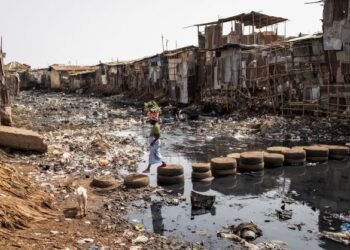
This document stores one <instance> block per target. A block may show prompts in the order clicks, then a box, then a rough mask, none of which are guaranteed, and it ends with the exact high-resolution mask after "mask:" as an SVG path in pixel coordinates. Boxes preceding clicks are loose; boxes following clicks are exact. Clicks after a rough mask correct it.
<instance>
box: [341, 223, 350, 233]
mask: <svg viewBox="0 0 350 250" xmlns="http://www.w3.org/2000/svg"><path fill="white" fill-rule="evenodd" d="M340 231H342V232H349V231H350V223H343V224H341V225H340Z"/></svg>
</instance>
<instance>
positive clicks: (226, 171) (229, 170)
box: [212, 168, 237, 177]
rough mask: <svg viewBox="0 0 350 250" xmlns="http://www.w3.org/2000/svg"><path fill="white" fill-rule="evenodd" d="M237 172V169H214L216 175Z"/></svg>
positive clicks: (213, 172)
mask: <svg viewBox="0 0 350 250" xmlns="http://www.w3.org/2000/svg"><path fill="white" fill-rule="evenodd" d="M236 173H237V169H236V168H233V169H226V170H218V169H216V170H212V175H213V176H215V177H224V176H229V175H235V174H236Z"/></svg>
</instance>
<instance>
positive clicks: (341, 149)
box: [328, 146, 349, 160]
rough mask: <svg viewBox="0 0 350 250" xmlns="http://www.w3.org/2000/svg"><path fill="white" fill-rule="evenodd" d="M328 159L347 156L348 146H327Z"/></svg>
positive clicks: (339, 158) (340, 158)
mask: <svg viewBox="0 0 350 250" xmlns="http://www.w3.org/2000/svg"><path fill="white" fill-rule="evenodd" d="M328 150H329V159H334V160H343V159H345V158H347V157H348V156H349V148H348V147H345V146H328Z"/></svg>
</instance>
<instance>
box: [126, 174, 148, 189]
mask: <svg viewBox="0 0 350 250" xmlns="http://www.w3.org/2000/svg"><path fill="white" fill-rule="evenodd" d="M148 184H149V177H148V176H147V175H144V174H131V175H128V176H126V177H125V178H124V185H125V186H126V187H128V188H142V187H146V186H148Z"/></svg>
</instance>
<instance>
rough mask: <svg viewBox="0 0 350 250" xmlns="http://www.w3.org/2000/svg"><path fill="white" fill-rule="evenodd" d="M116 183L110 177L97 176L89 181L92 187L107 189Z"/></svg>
mask: <svg viewBox="0 0 350 250" xmlns="http://www.w3.org/2000/svg"><path fill="white" fill-rule="evenodd" d="M116 184H117V181H116V180H115V179H114V178H113V177H112V176H98V177H94V179H93V180H92V181H91V184H90V185H91V186H92V187H97V188H109V187H112V186H115V185H116Z"/></svg>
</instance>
